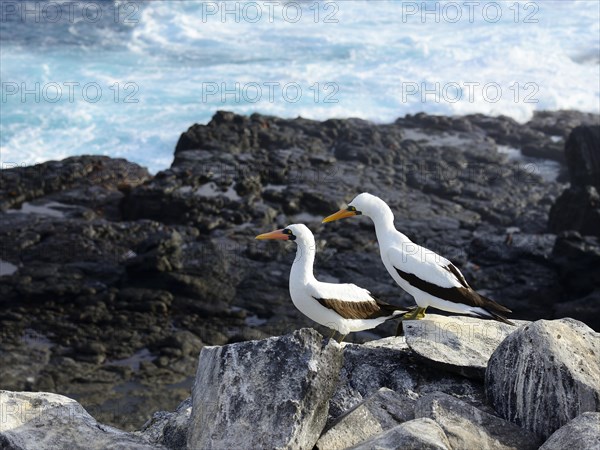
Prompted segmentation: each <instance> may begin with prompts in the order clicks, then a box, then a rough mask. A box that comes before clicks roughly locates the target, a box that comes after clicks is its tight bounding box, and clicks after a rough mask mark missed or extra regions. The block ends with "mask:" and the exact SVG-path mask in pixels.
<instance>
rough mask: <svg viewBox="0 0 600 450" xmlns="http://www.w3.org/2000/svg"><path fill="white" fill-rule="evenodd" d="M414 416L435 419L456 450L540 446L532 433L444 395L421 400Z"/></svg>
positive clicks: (506, 449) (522, 448)
mask: <svg viewBox="0 0 600 450" xmlns="http://www.w3.org/2000/svg"><path fill="white" fill-rule="evenodd" d="M415 416H416V417H417V418H421V417H426V418H429V419H432V420H435V421H436V422H437V423H438V424H439V425H440V426H441V427H442V429H443V430H444V432H445V433H446V436H447V437H448V441H449V442H450V445H451V446H452V448H456V449H459V448H478V449H482V450H483V449H490V450H491V449H494V450H509V449H519V450H527V449H532V450H533V449H537V448H538V447H539V446H540V444H541V440H540V439H539V438H538V437H537V436H536V435H534V434H533V433H531V432H529V431H527V430H524V429H522V428H520V427H518V426H517V425H515V424H513V423H511V422H507V421H506V420H503V419H501V418H499V417H496V416H494V415H491V414H488V413H486V412H483V411H481V410H479V409H477V408H475V407H473V406H471V405H468V404H466V403H465V402H463V401H461V400H459V399H457V398H455V397H452V396H450V395H447V394H444V393H442V392H436V393H433V394H429V395H427V396H425V397H421V398H420V399H419V400H418V402H417V406H416V408H415Z"/></svg>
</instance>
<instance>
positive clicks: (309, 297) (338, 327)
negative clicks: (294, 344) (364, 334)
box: [256, 224, 406, 342]
mask: <svg viewBox="0 0 600 450" xmlns="http://www.w3.org/2000/svg"><path fill="white" fill-rule="evenodd" d="M256 239H280V240H286V241H287V240H291V241H294V242H295V243H296V245H297V250H296V258H295V259H294V262H293V264H292V270H291V272H290V296H291V298H292V302H293V303H294V305H295V306H296V308H298V309H299V310H300V312H301V313H302V314H304V315H305V316H306V317H308V318H309V319H311V320H314V321H315V322H317V323H319V324H321V325H323V326H326V327H327V328H330V329H332V330H333V333H334V334H335V332H336V331H337V332H338V333H340V335H341V339H340V342H342V341H343V340H344V338H345V337H346V335H347V334H348V333H352V332H355V331H362V330H369V329H371V328H375V327H376V326H378V325H381V324H382V323H383V322H385V321H386V320H389V319H392V318H394V317H396V316H398V315H401V314H405V313H406V310H405V309H400V308H398V307H397V306H394V305H390V304H388V303H385V302H382V301H380V300H378V299H376V298H375V297H373V296H372V295H371V293H370V292H369V291H367V290H366V289H363V288H361V287H358V286H356V285H355V284H335V283H323V282H321V281H318V280H317V279H316V278H315V276H314V275H313V264H314V261H315V254H316V251H315V248H316V247H315V238H314V236H313V234H312V232H311V231H310V230H309V229H308V228H307V227H306V226H305V225H303V224H293V225H288V226H287V227H286V228H283V229H280V230H275V231H272V232H270V233H265V234H261V235H258V236H256Z"/></svg>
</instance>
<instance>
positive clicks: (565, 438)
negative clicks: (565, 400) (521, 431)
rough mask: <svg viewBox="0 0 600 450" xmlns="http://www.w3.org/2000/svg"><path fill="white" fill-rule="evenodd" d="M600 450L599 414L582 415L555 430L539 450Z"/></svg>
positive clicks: (588, 413)
mask: <svg viewBox="0 0 600 450" xmlns="http://www.w3.org/2000/svg"><path fill="white" fill-rule="evenodd" d="M598 448H600V412H586V413H583V414H581V415H579V416H577V417H576V418H574V419H573V420H571V421H570V422H569V423H568V424H566V425H564V426H563V427H561V428H559V429H558V430H556V431H555V432H554V433H553V434H552V436H550V437H549V438H548V440H547V441H546V442H544V445H542V446H541V447H540V450H565V449H568V450H591V449H598Z"/></svg>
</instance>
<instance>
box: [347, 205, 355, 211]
mask: <svg viewBox="0 0 600 450" xmlns="http://www.w3.org/2000/svg"><path fill="white" fill-rule="evenodd" d="M348 211H352V212H355V211H356V208H355V207H354V206H348Z"/></svg>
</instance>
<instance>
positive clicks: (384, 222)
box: [371, 204, 410, 242]
mask: <svg viewBox="0 0 600 450" xmlns="http://www.w3.org/2000/svg"><path fill="white" fill-rule="evenodd" d="M371 219H372V220H373V224H374V225H375V233H376V234H377V240H378V241H379V242H382V241H385V240H387V239H388V238H391V237H393V238H394V239H395V240H397V239H399V240H400V241H406V242H410V239H409V238H408V237H407V236H406V235H404V234H402V233H400V232H399V231H398V230H396V227H395V226H394V213H393V212H392V210H391V209H390V207H389V206H387V205H385V204H384V205H381V207H380V208H378V209H377V210H376V211H375V212H374V213H372V214H371Z"/></svg>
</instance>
